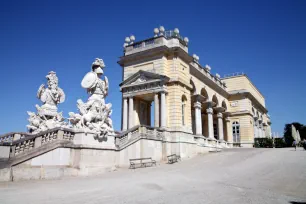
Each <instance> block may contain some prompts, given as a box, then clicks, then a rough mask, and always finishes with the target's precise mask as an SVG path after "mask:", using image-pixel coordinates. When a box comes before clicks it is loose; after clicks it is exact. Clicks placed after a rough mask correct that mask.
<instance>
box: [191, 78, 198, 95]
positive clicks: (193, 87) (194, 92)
mask: <svg viewBox="0 0 306 204" xmlns="http://www.w3.org/2000/svg"><path fill="white" fill-rule="evenodd" d="M190 84H191V86H192V90H191V93H192V94H193V95H195V94H197V89H196V86H195V84H194V82H193V81H192V80H190Z"/></svg>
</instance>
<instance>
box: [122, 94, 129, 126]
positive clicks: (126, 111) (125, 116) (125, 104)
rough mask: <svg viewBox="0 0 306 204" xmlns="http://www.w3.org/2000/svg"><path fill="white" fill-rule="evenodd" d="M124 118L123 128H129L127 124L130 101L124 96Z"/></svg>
mask: <svg viewBox="0 0 306 204" xmlns="http://www.w3.org/2000/svg"><path fill="white" fill-rule="evenodd" d="M122 114H123V118H122V130H123V131H125V130H127V124H128V103H127V98H123V111H122Z"/></svg>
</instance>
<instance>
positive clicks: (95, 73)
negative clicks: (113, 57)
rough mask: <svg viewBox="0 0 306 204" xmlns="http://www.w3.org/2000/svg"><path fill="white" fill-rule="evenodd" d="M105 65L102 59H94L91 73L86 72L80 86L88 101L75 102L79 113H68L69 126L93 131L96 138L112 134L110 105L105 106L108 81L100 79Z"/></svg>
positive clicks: (105, 78)
mask: <svg viewBox="0 0 306 204" xmlns="http://www.w3.org/2000/svg"><path fill="white" fill-rule="evenodd" d="M104 67H105V64H104V62H103V60H102V59H99V58H96V59H95V61H94V62H93V64H92V71H91V72H88V73H87V74H86V75H85V76H84V78H83V80H82V82H81V85H82V87H83V88H85V89H86V90H87V93H88V94H89V98H88V101H87V102H86V103H84V102H83V101H82V100H81V99H79V100H77V107H78V110H79V113H73V112H70V113H69V116H70V117H69V121H70V123H71V126H72V127H74V128H76V129H84V130H85V131H93V132H95V133H96V136H97V137H98V138H100V139H101V138H104V137H106V136H108V135H113V134H114V129H113V123H112V120H111V118H110V116H111V114H112V110H111V107H112V104H111V103H108V104H105V97H106V96H107V94H108V79H107V77H106V76H105V77H104V80H102V79H101V77H102V75H103V69H104Z"/></svg>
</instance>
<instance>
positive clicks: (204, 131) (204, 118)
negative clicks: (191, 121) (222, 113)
mask: <svg viewBox="0 0 306 204" xmlns="http://www.w3.org/2000/svg"><path fill="white" fill-rule="evenodd" d="M201 96H203V97H204V101H203V102H205V101H209V100H210V99H209V96H208V92H207V91H206V89H205V88H202V89H201ZM206 109H207V104H205V103H203V104H202V109H201V120H202V135H204V136H208V118H207V117H208V116H207V113H206Z"/></svg>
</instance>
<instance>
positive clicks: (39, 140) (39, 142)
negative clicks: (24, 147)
mask: <svg viewBox="0 0 306 204" xmlns="http://www.w3.org/2000/svg"><path fill="white" fill-rule="evenodd" d="M41 140H42V136H39V137H36V138H35V140H34V148H37V147H40V146H41Z"/></svg>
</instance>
